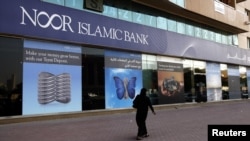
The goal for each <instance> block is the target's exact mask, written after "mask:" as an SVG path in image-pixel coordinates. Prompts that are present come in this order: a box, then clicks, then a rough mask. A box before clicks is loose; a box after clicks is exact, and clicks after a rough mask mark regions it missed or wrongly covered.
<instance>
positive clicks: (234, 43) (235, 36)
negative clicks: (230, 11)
mask: <svg viewBox="0 0 250 141" xmlns="http://www.w3.org/2000/svg"><path fill="white" fill-rule="evenodd" d="M233 45H239V43H238V36H237V35H233Z"/></svg>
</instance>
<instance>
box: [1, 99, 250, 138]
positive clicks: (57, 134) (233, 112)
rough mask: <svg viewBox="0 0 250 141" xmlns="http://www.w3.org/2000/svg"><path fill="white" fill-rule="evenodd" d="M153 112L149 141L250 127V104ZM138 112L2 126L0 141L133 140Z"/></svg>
mask: <svg viewBox="0 0 250 141" xmlns="http://www.w3.org/2000/svg"><path fill="white" fill-rule="evenodd" d="M156 109H157V110H156V115H153V114H152V113H151V112H149V115H148V118H147V127H148V132H149V134H150V136H149V137H148V138H145V139H143V140H145V141H207V125H209V124H249V123H250V101H249V100H237V101H231V102H230V101H229V102H222V103H200V104H195V105H193V106H180V107H178V106H173V108H157V107H156ZM136 132H137V126H136V123H135V112H134V111H133V112H128V113H115V114H109V115H102V114H100V115H96V116H87V117H75V118H66V119H53V120H42V121H30V122H20V123H12V124H2V125H0V141H132V140H135V137H136Z"/></svg>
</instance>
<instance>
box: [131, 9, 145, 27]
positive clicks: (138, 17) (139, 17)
mask: <svg viewBox="0 0 250 141" xmlns="http://www.w3.org/2000/svg"><path fill="white" fill-rule="evenodd" d="M133 22H135V23H139V24H144V23H145V20H144V14H142V13H138V12H133Z"/></svg>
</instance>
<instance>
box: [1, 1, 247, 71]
mask: <svg viewBox="0 0 250 141" xmlns="http://www.w3.org/2000/svg"><path fill="white" fill-rule="evenodd" d="M0 19H1V22H0V34H8V35H17V36H24V37H32V38H40V39H50V40H57V41H66V42H73V43H80V44H91V45H97V46H108V47H109V48H119V49H125V50H128V51H130V50H131V51H139V52H148V53H152V54H161V55H170V56H177V57H183V58H190V59H201V60H208V61H216V62H222V63H233V64H240V65H247V66H250V51H249V50H246V49H241V48H235V47H231V46H227V45H224V44H220V43H215V42H212V41H208V40H203V39H199V38H194V37H191V36H186V35H183V34H178V33H174V32H169V31H166V30H162V29H157V28H153V27H150V26H144V25H141V24H136V23H131V22H127V21H123V20H119V19H114V18H110V17H107V16H103V15H101V14H95V13H91V12H86V11H82V10H77V9H72V8H68V7H64V6H59V5H55V4H51V3H47V2H43V1H41V0H11V1H10V0H1V1H0Z"/></svg>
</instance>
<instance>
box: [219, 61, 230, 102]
mask: <svg viewBox="0 0 250 141" xmlns="http://www.w3.org/2000/svg"><path fill="white" fill-rule="evenodd" d="M220 70H221V84H222V99H223V100H225V99H229V87H228V71H227V65H226V64H220Z"/></svg>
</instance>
